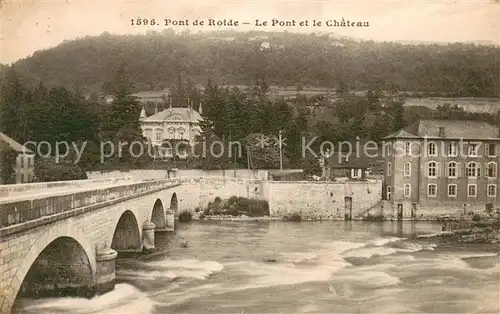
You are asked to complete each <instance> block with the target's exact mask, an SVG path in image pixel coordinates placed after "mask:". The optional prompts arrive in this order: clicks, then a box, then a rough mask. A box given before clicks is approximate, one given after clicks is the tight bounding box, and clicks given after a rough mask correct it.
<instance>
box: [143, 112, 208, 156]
mask: <svg viewBox="0 0 500 314" xmlns="http://www.w3.org/2000/svg"><path fill="white" fill-rule="evenodd" d="M199 111H200V112H198V111H196V110H194V109H193V104H192V102H189V104H188V107H187V108H172V107H171V106H170V107H169V108H168V109H165V110H163V111H160V112H156V113H155V114H154V115H152V116H149V117H147V116H146V111H145V110H144V108H143V109H142V110H141V114H140V123H141V128H142V131H143V134H144V137H146V138H147V139H148V141H150V142H151V143H152V145H153V147H155V148H156V152H157V154H158V156H159V157H167V158H168V157H172V156H173V149H172V147H170V146H169V145H165V142H166V141H169V140H170V141H171V144H172V145H175V144H174V142H175V140H185V141H187V142H188V143H189V145H193V144H194V141H195V137H196V136H197V135H198V134H200V132H201V127H200V121H203V118H202V117H201V112H202V107H201V104H200V107H199ZM179 153H180V154H179V155H180V156H179V157H184V155H185V153H186V152H185V150H183V151H180V152H179Z"/></svg>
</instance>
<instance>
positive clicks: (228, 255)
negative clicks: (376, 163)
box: [22, 224, 500, 313]
mask: <svg viewBox="0 0 500 314" xmlns="http://www.w3.org/2000/svg"><path fill="white" fill-rule="evenodd" d="M289 226H292V227H289ZM305 226H307V224H306V225H305ZM310 227H311V229H312V230H314V228H317V227H315V226H310ZM193 228H194V230H193V232H192V234H193V235H194V234H199V233H200V229H199V228H201V229H202V230H204V231H206V234H205V235H204V236H203V237H196V238H190V233H189V232H186V234H184V235H183V236H184V237H185V238H189V239H190V241H193V244H192V246H191V247H189V248H187V249H180V248H175V249H172V251H171V252H168V253H167V256H163V257H162V256H160V257H158V258H155V259H154V260H151V261H148V260H132V261H130V260H125V261H118V262H117V263H118V265H119V266H120V267H118V271H117V279H118V280H122V281H123V280H124V281H126V283H120V284H117V286H116V288H115V290H114V291H112V292H110V293H107V294H105V295H102V296H98V297H95V298H93V299H90V300H86V299H80V298H61V299H45V300H37V301H33V300H24V302H23V306H22V312H27V313H167V312H173V313H242V311H244V312H245V313H313V312H315V313H346V312H351V311H354V312H356V311H357V312H359V313H401V312H415V313H431V312H434V313H442V312H452V313H454V312H462V313H468V312H478V311H482V312H490V313H498V308H499V307H498V302H496V301H494V300H498V289H496V290H495V289H494V288H492V287H495V286H496V287H497V286H498V284H499V283H500V281H499V279H498V276H499V269H498V264H497V265H494V264H493V265H490V267H486V268H473V267H471V266H470V265H469V264H468V263H467V262H466V261H464V258H476V257H478V258H490V259H491V258H493V259H495V258H496V259H497V260H498V255H497V254H494V253H484V252H477V253H476V252H463V251H456V252H455V251H446V252H437V251H436V249H437V247H436V244H434V243H424V242H418V243H416V242H412V241H410V240H408V239H406V238H404V237H395V236H385V235H381V234H380V233H373V232H364V231H359V232H355V233H350V234H343V235H341V236H335V237H334V238H332V237H331V236H328V232H329V229H328V228H326V227H324V226H323V227H322V228H324V230H323V231H324V233H325V234H326V235H321V233H320V235H318V233H317V232H314V231H309V230H308V229H307V227H304V228H303V229H297V227H293V224H292V225H290V224H288V226H287V225H286V224H284V225H283V226H282V227H280V228H282V229H281V232H277V231H274V232H273V231H272V230H271V231H269V229H266V228H265V227H262V226H259V227H258V228H257V227H252V225H250V226H248V225H245V226H243V227H241V226H240V227H236V229H235V233H234V235H233V237H228V234H227V232H226V231H227V229H224V233H217V231H218V230H217V227H213V226H208V227H206V226H199V227H197V228H195V227H193ZM203 228H205V229H207V230H208V231H207V230H205V229H203ZM222 228H223V227H222ZM238 228H240V229H243V230H244V231H245V233H241V232H238ZM289 229H290V230H289ZM188 231H189V230H188ZM240 231H241V230H240ZM252 231H253V234H254V236H255V239H253V240H252V236H250V235H249V234H252V233H251V232H252ZM278 231H279V230H278ZM239 234H244V236H243V235H239ZM291 235H295V236H293V237H292V236H291ZM239 237H243V239H239ZM335 238H336V239H335ZM298 239H300V241H298ZM242 240H244V241H245V242H248V243H257V242H258V243H262V245H259V246H252V249H248V248H245V247H242V245H241V242H242ZM485 297H486V300H487V301H486V302H485V301H482V300H483V298H485ZM495 297H496V299H495ZM488 300H489V301H488Z"/></svg>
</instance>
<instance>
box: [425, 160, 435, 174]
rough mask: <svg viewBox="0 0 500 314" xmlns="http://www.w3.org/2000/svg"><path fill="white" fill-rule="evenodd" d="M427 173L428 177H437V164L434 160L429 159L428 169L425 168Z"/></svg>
mask: <svg viewBox="0 0 500 314" xmlns="http://www.w3.org/2000/svg"><path fill="white" fill-rule="evenodd" d="M427 170H428V171H427V173H428V175H429V177H433V178H435V177H437V164H436V163H435V162H434V161H431V162H430V163H429V166H428V169H427Z"/></svg>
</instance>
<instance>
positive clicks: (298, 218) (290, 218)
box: [283, 212, 302, 222]
mask: <svg viewBox="0 0 500 314" xmlns="http://www.w3.org/2000/svg"><path fill="white" fill-rule="evenodd" d="M283 220H287V221H296V222H299V221H302V215H301V214H300V213H297V212H295V213H292V214H290V215H285V216H284V217H283Z"/></svg>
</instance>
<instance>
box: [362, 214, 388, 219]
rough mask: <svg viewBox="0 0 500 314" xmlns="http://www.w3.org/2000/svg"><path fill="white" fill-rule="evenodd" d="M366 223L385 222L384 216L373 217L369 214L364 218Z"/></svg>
mask: <svg viewBox="0 0 500 314" xmlns="http://www.w3.org/2000/svg"><path fill="white" fill-rule="evenodd" d="M363 220H364V221H384V220H385V217H384V215H372V214H368V216H366V217H364V218H363Z"/></svg>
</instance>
